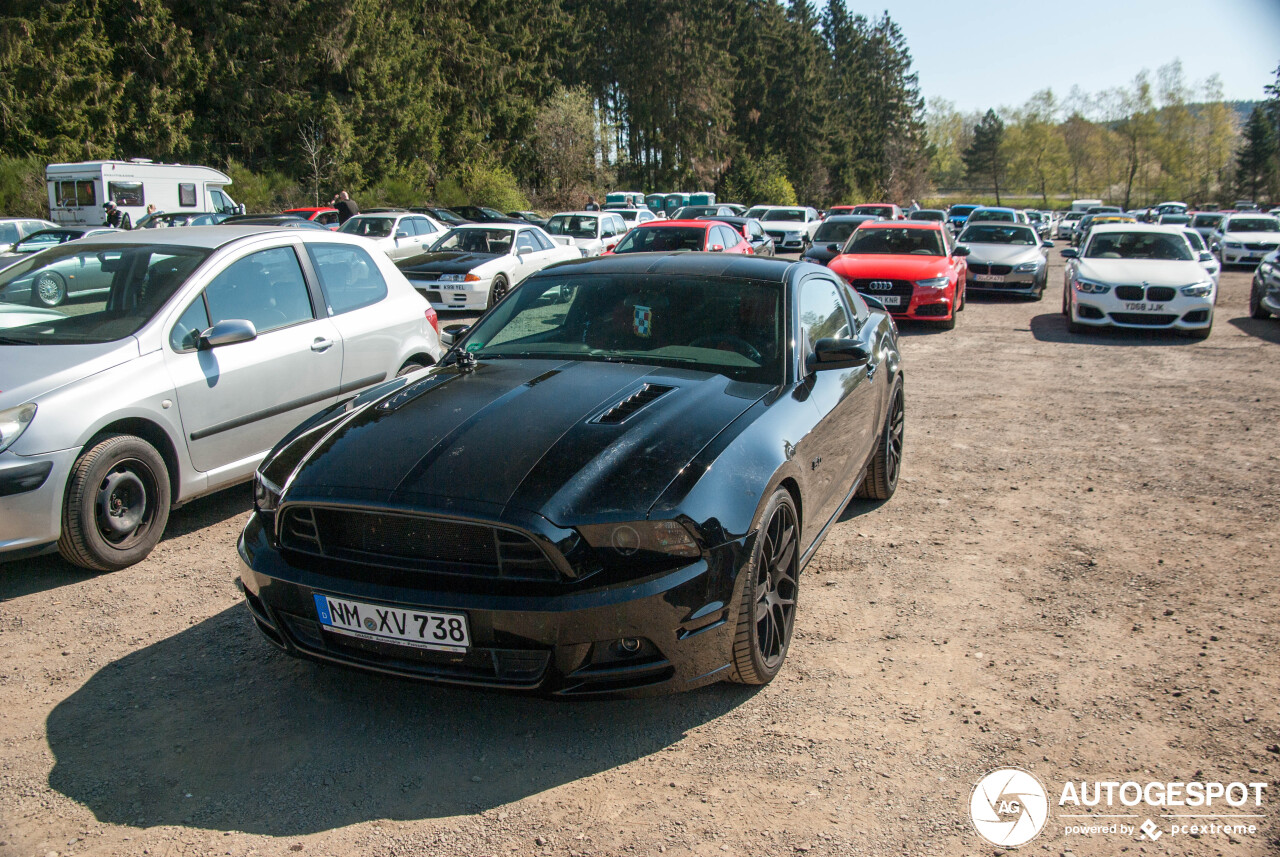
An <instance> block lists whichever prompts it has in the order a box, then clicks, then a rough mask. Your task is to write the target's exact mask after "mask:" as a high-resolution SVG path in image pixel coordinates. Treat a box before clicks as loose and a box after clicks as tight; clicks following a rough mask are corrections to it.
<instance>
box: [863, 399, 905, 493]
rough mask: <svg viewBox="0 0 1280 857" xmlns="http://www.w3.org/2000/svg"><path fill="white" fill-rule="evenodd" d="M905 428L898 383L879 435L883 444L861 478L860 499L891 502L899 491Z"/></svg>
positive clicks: (878, 446) (903, 410)
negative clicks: (895, 492) (889, 500)
mask: <svg viewBox="0 0 1280 857" xmlns="http://www.w3.org/2000/svg"><path fill="white" fill-rule="evenodd" d="M905 428H906V409H905V407H904V404H903V395H902V382H901V381H898V382H897V383H896V384H895V385H894V388H893V395H892V396H891V397H890V399H889V414H888V416H887V417H885V421H884V428H883V429H882V430H881V432H880V443H879V444H877V446H876V452H875V455H874V456H873V457H872V458H871V463H870V464H868V465H867V472H866V473H864V474H863V476H862V484H860V485H859V486H858V494H857V496H859V497H862V498H864V499H867V500H888V499H889V498H890V497H892V496H893V492H894V491H897V490H898V474H899V472H900V471H901V470H902V439H903V435H904V433H905Z"/></svg>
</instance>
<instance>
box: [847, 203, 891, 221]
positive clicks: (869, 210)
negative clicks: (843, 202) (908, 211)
mask: <svg viewBox="0 0 1280 857" xmlns="http://www.w3.org/2000/svg"><path fill="white" fill-rule="evenodd" d="M853 213H854V214H874V215H876V216H877V217H883V218H885V219H886V220H887V219H889V218H891V217H893V206H891V205H855V206H854V207H853Z"/></svg>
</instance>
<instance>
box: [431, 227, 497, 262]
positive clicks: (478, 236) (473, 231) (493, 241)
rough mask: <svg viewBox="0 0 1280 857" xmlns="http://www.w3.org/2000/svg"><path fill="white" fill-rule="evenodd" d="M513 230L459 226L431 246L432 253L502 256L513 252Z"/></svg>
mask: <svg viewBox="0 0 1280 857" xmlns="http://www.w3.org/2000/svg"><path fill="white" fill-rule="evenodd" d="M514 234H515V231H514V230H512V229H496V228H491V227H484V226H459V227H457V228H456V229H450V230H449V231H448V232H446V233H445V234H444V235H443V236H442V237H441V238H440V240H439V241H437V242H436V243H434V244H432V245H431V252H433V253H438V252H441V251H445V250H454V251H459V252H463V253H487V254H489V255H492V256H501V255H503V254H504V253H509V252H510V251H511V236H512V235H514Z"/></svg>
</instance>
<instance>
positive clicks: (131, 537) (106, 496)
mask: <svg viewBox="0 0 1280 857" xmlns="http://www.w3.org/2000/svg"><path fill="white" fill-rule="evenodd" d="M169 492H170V489H169V470H168V468H167V467H165V463H164V459H163V458H161V457H160V453H159V452H157V451H156V449H155V447H153V446H152V445H151V444H149V443H147V442H146V441H144V440H142V439H141V438H138V437H134V436H133V435H127V434H118V435H111V436H110V437H105V438H102V439H101V440H99V441H98V442H97V443H96V444H94V445H93V446H91V447H90V448H89V449H87V450H86V451H85V452H84V453H83V454H81V456H80V457H79V458H78V459H76V463H75V465H74V466H73V467H72V468H71V478H70V479H69V480H68V482H67V493H66V496H65V497H64V498H63V502H62V535H61V537H59V539H58V551H59V552H60V553H61V554H62V556H63V557H64V558H65V559H66V560H67V561H68V562H72V563H75V564H76V565H79V566H83V567H84V568H90V569H93V570H95V571H119V570H120V569H122V568H128V567H129V566H131V565H133V564H135V563H138V562H141V561H142V560H143V559H144V558H146V556H147V554H149V553H151V549H152V548H154V547H155V546H156V543H157V542H159V541H160V536H161V535H163V534H164V528H165V524H167V523H168V522H169V501H170V493H169Z"/></svg>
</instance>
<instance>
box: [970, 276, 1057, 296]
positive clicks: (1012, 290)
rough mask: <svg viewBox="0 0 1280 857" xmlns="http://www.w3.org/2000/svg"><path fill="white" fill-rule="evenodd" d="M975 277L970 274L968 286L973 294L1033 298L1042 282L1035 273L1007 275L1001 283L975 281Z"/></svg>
mask: <svg viewBox="0 0 1280 857" xmlns="http://www.w3.org/2000/svg"><path fill="white" fill-rule="evenodd" d="M975 276H976V275H975V274H970V275H969V280H968V284H967V285H966V288H967V289H968V290H969V291H971V292H982V293H990V294H999V295H1022V296H1033V295H1035V294H1036V293H1037V292H1038V291H1039V287H1038V286H1037V285H1036V284H1037V283H1038V282H1039V281H1040V275H1039V274H1036V273H1034V272H1033V273H1030V274H1005V275H1003V276H1002V278H1001V279H1000V281H999V282H991V281H987V282H984V281H981V280H977V279H975Z"/></svg>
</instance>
